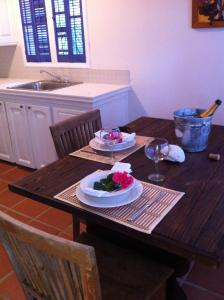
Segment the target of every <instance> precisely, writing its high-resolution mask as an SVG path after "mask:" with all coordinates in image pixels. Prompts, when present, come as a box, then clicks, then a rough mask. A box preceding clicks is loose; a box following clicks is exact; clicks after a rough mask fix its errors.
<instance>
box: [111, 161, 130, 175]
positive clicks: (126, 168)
mask: <svg viewBox="0 0 224 300" xmlns="http://www.w3.org/2000/svg"><path fill="white" fill-rule="evenodd" d="M114 172H127V173H128V174H129V173H131V172H132V169H131V164H129V163H123V162H119V161H118V162H116V163H115V164H114V165H113V167H112V168H111V173H114Z"/></svg>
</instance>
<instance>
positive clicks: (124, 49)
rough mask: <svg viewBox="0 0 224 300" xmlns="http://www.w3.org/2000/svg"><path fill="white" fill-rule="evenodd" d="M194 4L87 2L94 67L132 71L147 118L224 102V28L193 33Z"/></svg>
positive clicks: (174, 0) (222, 115) (222, 114)
mask: <svg viewBox="0 0 224 300" xmlns="http://www.w3.org/2000/svg"><path fill="white" fill-rule="evenodd" d="M191 2H192V1H191V0H170V1H164V0H123V1H121V0H106V1H105V0H94V1H91V0H89V1H88V8H89V9H88V14H89V31H90V42H91V61H92V67H93V68H117V69H119V68H120V69H129V70H130V72H131V80H132V87H133V90H134V92H135V95H136V97H137V99H138V100H139V102H140V103H141V105H142V112H143V113H145V114H146V115H150V116H156V117H165V118H172V113H173V111H174V110H176V109H177V108H181V107H191V106H192V107H202V108H206V107H207V106H209V105H210V104H211V102H212V101H213V100H214V99H216V98H221V99H223V100H224V29H192V28H191ZM214 122H216V123H220V124H224V103H223V107H220V109H219V111H217V113H216V115H215V116H214Z"/></svg>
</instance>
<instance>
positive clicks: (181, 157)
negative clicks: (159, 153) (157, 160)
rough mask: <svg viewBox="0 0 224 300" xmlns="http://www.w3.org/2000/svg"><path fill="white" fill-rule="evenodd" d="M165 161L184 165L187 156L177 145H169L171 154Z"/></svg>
mask: <svg viewBox="0 0 224 300" xmlns="http://www.w3.org/2000/svg"><path fill="white" fill-rule="evenodd" d="M165 159H166V160H169V161H173V162H179V163H182V162H184V161H185V154H184V151H183V149H182V148H181V147H179V146H177V145H169V154H168V156H167V157H166V158H165Z"/></svg>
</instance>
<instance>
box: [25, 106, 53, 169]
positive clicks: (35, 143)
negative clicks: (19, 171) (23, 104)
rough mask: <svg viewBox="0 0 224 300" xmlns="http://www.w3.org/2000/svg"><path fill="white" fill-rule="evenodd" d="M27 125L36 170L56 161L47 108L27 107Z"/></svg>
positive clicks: (49, 115)
mask: <svg viewBox="0 0 224 300" xmlns="http://www.w3.org/2000/svg"><path fill="white" fill-rule="evenodd" d="M27 112H28V123H29V127H30V136H31V141H32V147H33V153H34V160H35V166H36V168H38V169H39V168H41V167H44V166H46V165H47V164H49V163H50V162H52V161H54V160H56V159H57V155H56V151H55V147H54V144H53V140H52V137H51V133H50V129H49V126H50V125H51V124H52V122H51V114H50V109H49V107H46V106H40V105H28V106H27Z"/></svg>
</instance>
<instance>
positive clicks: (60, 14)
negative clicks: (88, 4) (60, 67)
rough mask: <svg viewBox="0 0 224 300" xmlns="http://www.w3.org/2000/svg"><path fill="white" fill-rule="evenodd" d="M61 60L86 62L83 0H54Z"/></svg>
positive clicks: (56, 34) (58, 53)
mask: <svg viewBox="0 0 224 300" xmlns="http://www.w3.org/2000/svg"><path fill="white" fill-rule="evenodd" d="M52 8H53V16H54V28H55V39H56V48H57V58H58V61H59V62H86V55H85V44H84V30H83V17H82V3H81V0H52Z"/></svg>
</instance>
